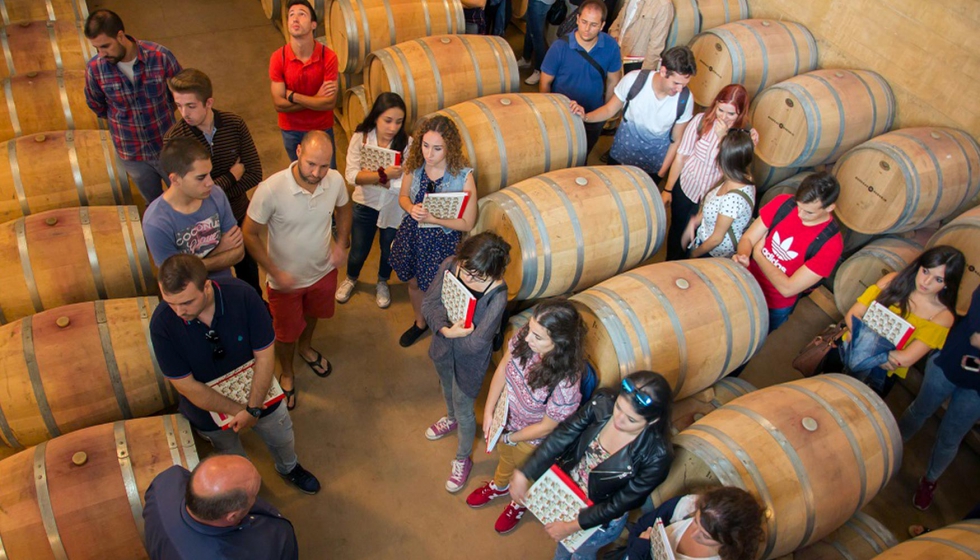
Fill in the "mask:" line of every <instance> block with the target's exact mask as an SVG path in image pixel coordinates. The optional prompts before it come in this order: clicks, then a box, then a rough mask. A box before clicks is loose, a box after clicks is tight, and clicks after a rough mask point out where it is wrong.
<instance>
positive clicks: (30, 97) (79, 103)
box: [0, 70, 103, 142]
mask: <svg viewBox="0 0 980 560" xmlns="http://www.w3.org/2000/svg"><path fill="white" fill-rule="evenodd" d="M3 89H4V94H5V95H6V100H7V102H6V103H0V142H6V141H7V140H10V139H12V138H15V137H17V136H25V135H30V134H38V133H40V132H47V131H49V130H66V129H76V128H78V129H84V128H103V127H102V126H100V121H99V119H98V118H97V117H96V116H95V113H93V112H92V110H91V109H89V108H88V105H86V104H85V71H84V70H64V71H62V70H47V71H44V72H28V73H27V74H23V75H20V76H13V77H11V78H6V79H4V80H3Z"/></svg>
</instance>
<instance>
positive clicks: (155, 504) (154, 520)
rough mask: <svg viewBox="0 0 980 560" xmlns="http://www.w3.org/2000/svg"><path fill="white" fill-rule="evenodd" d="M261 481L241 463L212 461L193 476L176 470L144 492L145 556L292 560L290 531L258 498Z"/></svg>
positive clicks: (231, 458)
mask: <svg viewBox="0 0 980 560" xmlns="http://www.w3.org/2000/svg"><path fill="white" fill-rule="evenodd" d="M261 486H262V477H261V476H259V471H257V470H255V466H254V465H252V463H250V462H249V461H248V459H245V458H244V457H239V456H238V455H212V456H211V457H208V458H207V459H205V460H204V461H202V462H201V463H200V464H199V465H197V467H195V468H194V472H188V471H187V469H185V468H184V467H181V466H179V465H177V466H173V467H170V468H169V469H167V470H165V471H163V472H162V473H160V474H159V475H157V477H156V478H155V479H153V482H152V483H151V484H150V487H149V488H147V489H146V507H144V508H143V520H144V522H145V524H146V550H147V552H148V553H149V554H150V558H151V559H152V560H185V559H188V558H207V559H208V560H239V559H242V558H262V559H263V560H296V559H297V558H299V550H298V547H297V545H296V534H295V532H294V531H293V525H292V524H291V523H290V522H289V520H287V519H286V518H285V517H283V516H282V515H281V514H280V513H279V511H278V510H277V509H276V508H274V507H272V505H270V504H269V503H268V502H266V501H265V500H263V499H262V498H259V497H258V494H259V488H261Z"/></svg>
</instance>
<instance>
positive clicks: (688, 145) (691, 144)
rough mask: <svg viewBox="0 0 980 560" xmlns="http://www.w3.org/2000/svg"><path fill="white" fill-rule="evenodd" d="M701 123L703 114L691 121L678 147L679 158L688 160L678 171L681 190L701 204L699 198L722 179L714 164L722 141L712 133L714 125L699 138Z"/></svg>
mask: <svg viewBox="0 0 980 560" xmlns="http://www.w3.org/2000/svg"><path fill="white" fill-rule="evenodd" d="M703 120H704V113H700V114H699V115H697V116H695V117H694V118H693V119H691V123H690V124H688V125H687V129H685V130H684V137H683V138H682V139H681V145H680V146H679V147H678V148H677V154H678V155H682V156H686V157H687V160H686V161H685V162H684V167H683V168H682V169H681V178H680V179H681V180H680V182H681V190H683V191H684V194H686V195H687V197H688V198H690V199H691V200H692V201H693V202H695V203H699V202H701V198H702V197H704V195H705V194H707V193H708V191H710V190H711V189H712V187H715V186H716V185H717V184H718V181H720V180H721V168H719V167H718V162H717V161H716V160H717V159H718V145H719V144H720V143H721V138H719V137H718V135H717V134H715V127H714V126H712V127H710V128H709V129H708V130H707V131H706V132H705V133H704V134H702V135H701V138H698V128H699V127H700V126H701V121H703Z"/></svg>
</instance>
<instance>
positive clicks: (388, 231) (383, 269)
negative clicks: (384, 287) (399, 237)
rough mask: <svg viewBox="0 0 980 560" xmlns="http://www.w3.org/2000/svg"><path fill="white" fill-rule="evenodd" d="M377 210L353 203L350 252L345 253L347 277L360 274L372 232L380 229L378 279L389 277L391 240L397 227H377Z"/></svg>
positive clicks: (369, 246) (368, 251) (385, 279)
mask: <svg viewBox="0 0 980 560" xmlns="http://www.w3.org/2000/svg"><path fill="white" fill-rule="evenodd" d="M377 224H378V211H377V210H375V209H374V208H371V207H370V206H365V205H363V204H358V203H356V202H355V203H354V223H353V226H352V227H351V234H350V253H348V254H347V277H348V278H350V279H352V280H357V277H358V276H360V275H361V267H362V266H364V261H366V260H367V257H368V255H369V254H370V253H371V243H372V242H373V241H374V234H375V233H377V232H378V230H380V231H381V235H380V236H379V237H378V245H379V246H380V247H381V262H380V263H378V280H379V281H380V280H384V281H385V282H387V281H388V280H389V279H390V278H391V264H389V263H388V257H389V256H390V255H391V242H392V241H394V240H395V234H396V233H398V228H379V227H378V225H377Z"/></svg>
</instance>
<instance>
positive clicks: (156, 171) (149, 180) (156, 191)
mask: <svg viewBox="0 0 980 560" xmlns="http://www.w3.org/2000/svg"><path fill="white" fill-rule="evenodd" d="M120 161H121V162H122V166H123V169H125V170H126V173H128V174H129V177H130V178H131V179H132V180H133V184H134V185H136V188H137V189H139V191H140V194H141V195H143V200H145V201H146V205H147V206H149V205H150V203H151V202H153V201H154V200H156V198H157V197H158V196H160V195H161V194H163V187H161V186H160V181H163V182H164V183H166V184H167V186H168V187H169V186H170V178H169V177H167V174H166V173H164V172H163V168H162V167H160V160H156V159H155V160H153V161H135V160H132V161H127V160H124V159H122V158H120Z"/></svg>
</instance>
